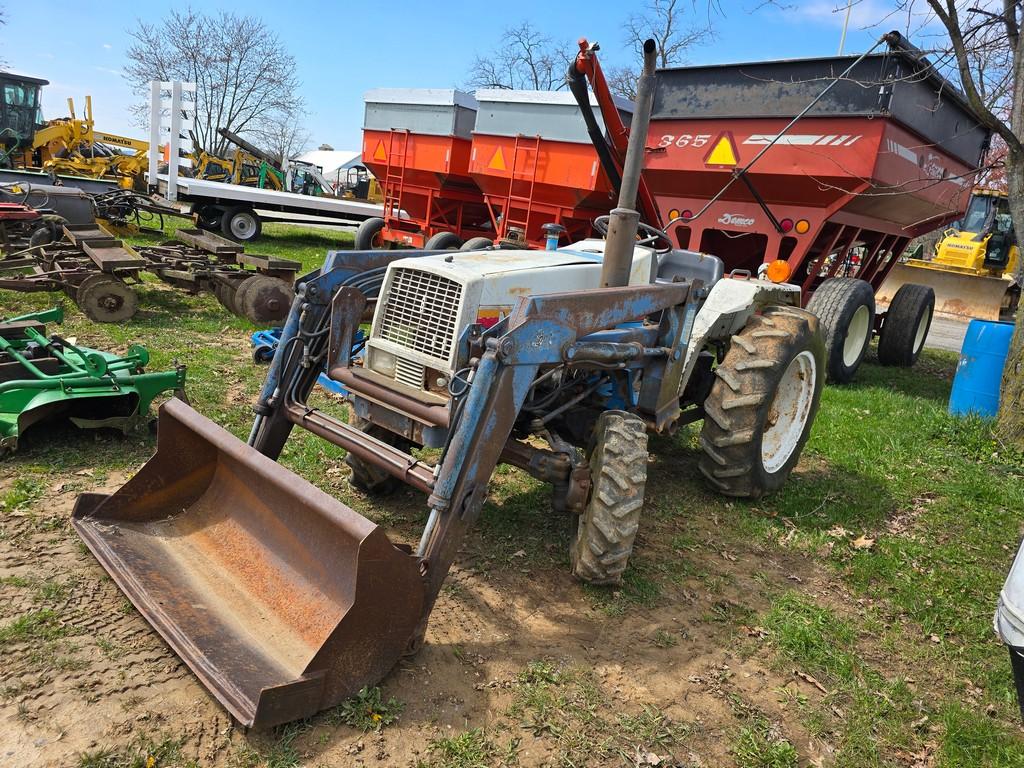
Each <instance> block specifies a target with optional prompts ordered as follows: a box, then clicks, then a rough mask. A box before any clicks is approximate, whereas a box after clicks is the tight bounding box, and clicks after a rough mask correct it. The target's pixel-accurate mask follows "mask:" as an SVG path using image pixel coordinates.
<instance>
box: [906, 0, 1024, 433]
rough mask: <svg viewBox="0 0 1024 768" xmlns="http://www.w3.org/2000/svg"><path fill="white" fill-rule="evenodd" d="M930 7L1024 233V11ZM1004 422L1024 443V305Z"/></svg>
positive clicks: (943, 3) (933, 3)
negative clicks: (989, 139) (991, 143)
mask: <svg viewBox="0 0 1024 768" xmlns="http://www.w3.org/2000/svg"><path fill="white" fill-rule="evenodd" d="M927 5H928V8H929V9H930V11H931V13H933V14H934V17H935V18H936V19H937V20H938V21H939V22H940V23H941V25H942V27H943V28H944V30H945V33H946V35H947V36H948V41H947V40H943V41H942V42H943V43H944V45H942V46H940V47H939V50H938V51H937V56H938V60H939V61H940V65H941V63H942V62H948V65H949V66H950V67H951V68H952V69H953V70H954V71H955V72H956V75H957V76H958V77H959V80H960V84H961V87H962V88H963V91H964V93H965V94H966V96H967V101H968V102H969V103H970V105H971V109H972V110H973V111H974V112H975V114H977V115H978V118H979V120H980V121H981V122H982V124H984V125H985V126H986V127H988V128H989V129H990V130H991V131H992V132H993V133H994V134H996V136H997V137H998V138H999V140H1000V142H1001V143H1002V144H1005V156H1004V160H1003V174H1004V175H1005V178H1006V190H1007V192H1008V193H1009V205H1010V215H1011V217H1012V219H1013V226H1014V229H1015V231H1016V232H1018V233H1020V234H1022V235H1024V36H1022V35H1021V23H1022V22H1024V10H1022V9H1021V3H1020V2H1017V1H1016V0H1003V1H1002V2H1001V3H996V2H987V3H985V2H977V3H974V2H967V3H965V2H959V3H958V2H955V0H927ZM900 7H901V9H903V10H905V11H906V12H907V13H908V14H912V13H914V10H915V9H914V5H913V2H912V0H903V2H902V3H901V4H900ZM998 423H999V431H1000V433H1001V435H1002V436H1003V437H1004V438H1005V439H1007V440H1009V441H1012V442H1014V443H1016V444H1018V445H1024V303H1022V304H1021V305H1020V307H1019V308H1018V310H1017V328H1016V331H1015V333H1014V336H1013V341H1012V343H1011V347H1010V355H1009V358H1008V359H1007V361H1006V367H1005V368H1004V370H1003V381H1002V397H1001V400H1000V407H999V418H998Z"/></svg>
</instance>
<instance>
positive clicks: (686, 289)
mask: <svg viewBox="0 0 1024 768" xmlns="http://www.w3.org/2000/svg"><path fill="white" fill-rule="evenodd" d="M648 42H649V44H648V46H647V47H646V50H647V58H648V64H647V68H646V71H647V74H646V75H645V77H643V78H641V84H640V96H639V98H638V112H637V115H636V117H635V120H636V121H638V122H639V123H641V124H642V123H643V122H644V120H645V111H646V110H649V105H650V98H649V95H650V87H651V77H652V73H653V69H654V66H653V59H654V43H653V41H648ZM644 105H646V110H645V106H644ZM637 135H638V136H639V137H643V136H645V135H646V133H645V131H640V132H638V134H637ZM642 149H643V148H642V145H641V143H640V142H634V146H631V152H630V157H631V158H635V160H636V161H637V162H627V163H626V166H627V169H626V170H627V172H626V173H624V179H625V181H624V182H623V185H622V193H621V195H620V198H619V203H620V207H619V208H617V209H616V210H615V211H614V212H613V213H612V215H611V217H610V219H602V220H599V222H598V227H599V229H602V230H604V231H606V232H608V233H609V235H608V238H607V240H601V239H593V240H584V241H581V242H578V243H576V244H574V245H573V246H571V247H567V248H561V249H559V250H556V251H547V250H544V251H538V250H515V249H511V250H483V251H467V252H462V251H454V252H451V253H436V252H435V253H430V252H426V251H412V250H407V251H404V252H402V251H336V252H333V253H331V254H329V256H328V258H327V260H326V261H325V263H324V266H323V267H322V268H321V269H320V270H319V271H318V272H316V273H313V274H311V275H307V276H306V277H304V278H302V279H301V280H300V281H299V286H298V292H297V296H296V300H295V303H294V304H293V305H292V309H291V314H290V315H289V317H288V320H287V322H286V324H285V326H284V328H283V330H282V336H281V342H280V345H279V346H278V348H277V351H276V353H275V356H274V359H273V361H272V363H271V368H270V372H269V375H268V378H267V381H266V383H265V384H264V387H263V390H262V391H261V393H260V395H259V399H258V402H257V405H256V412H257V417H256V420H255V422H254V424H253V428H252V431H251V434H250V437H249V440H248V443H244V442H242V441H241V440H238V439H237V438H235V437H234V436H232V435H230V434H229V433H228V432H226V431H225V430H224V429H222V428H221V427H219V426H217V425H216V424H214V423H213V422H212V421H210V420H209V419H207V418H205V417H203V416H202V415H200V414H199V413H197V412H196V411H194V410H192V409H191V408H189V407H188V406H187V405H185V404H184V403H182V402H179V401H173V400H172V401H169V402H168V403H167V404H165V405H164V407H163V408H162V410H161V414H160V424H159V433H158V435H159V437H158V447H157V453H156V455H155V456H154V457H153V458H152V459H151V460H150V461H149V462H148V463H147V464H146V465H145V466H144V467H143V468H142V469H141V470H140V471H139V472H138V474H136V475H135V476H134V477H133V478H132V479H131V480H130V481H129V482H128V483H127V484H126V485H125V486H124V487H122V488H121V489H120V490H119V491H117V492H116V493H114V494H113V495H110V496H102V495H98V494H85V495H83V496H82V497H80V498H79V500H78V503H77V505H76V508H75V512H74V519H73V524H74V526H75V528H76V530H77V531H78V533H79V535H80V536H81V537H82V538H83V539H84V540H85V542H86V544H87V545H88V547H89V548H90V550H91V551H92V552H93V554H94V555H95V556H96V557H97V559H98V560H99V561H100V562H101V563H102V564H103V566H104V567H105V568H106V569H107V571H108V572H109V573H110V574H111V576H112V577H113V578H114V580H115V581H116V582H117V583H118V585H119V586H120V587H121V589H122V590H124V592H125V593H126V594H127V595H128V597H129V598H130V599H131V600H132V602H133V603H134V604H135V606H136V607H137V608H138V609H139V610H140V612H141V613H142V614H143V615H144V616H145V617H146V618H147V619H148V620H149V621H150V622H151V623H152V624H153V626H154V627H155V628H156V629H157V630H158V631H159V632H160V634H161V635H162V636H163V637H164V639H165V640H166V641H167V642H168V643H169V644H170V645H171V646H172V647H173V648H174V650H175V651H176V652H177V653H178V654H179V655H180V656H181V658H182V659H183V660H184V661H185V662H186V663H187V664H188V665H189V667H190V668H191V669H192V670H193V672H194V673H195V674H196V675H197V677H199V679H200V680H201V681H202V682H203V683H204V684H205V685H206V686H207V688H208V689H209V690H210V691H211V692H212V693H213V694H214V695H215V696H216V697H217V699H218V700H219V701H220V702H221V703H222V704H223V705H224V706H225V707H226V708H227V709H228V710H229V711H230V712H231V713H232V714H233V715H234V716H235V717H236V718H237V719H238V720H240V721H241V722H242V723H243V724H245V725H249V726H252V725H256V726H267V725H273V724H275V723H281V722H285V721H288V720H292V719H296V718H301V717H305V716H308V715H311V714H313V713H314V712H316V711H318V710H320V709H323V708H325V707H329V706H332V705H334V704H336V703H338V702H340V701H341V700H343V699H344V698H345V697H347V696H350V695H352V694H354V693H355V692H356V691H358V690H359V689H360V687H361V686H363V685H368V684H373V683H375V682H376V681H378V680H379V679H380V678H381V677H382V676H383V675H384V674H386V673H387V672H388V671H389V670H390V669H391V668H392V667H393V666H394V665H395V663H396V662H397V661H398V660H399V658H401V657H402V656H403V655H404V654H409V653H412V652H415V651H416V649H417V648H418V647H419V646H420V645H421V643H422V642H423V639H424V633H425V631H426V624H427V620H428V618H429V615H430V612H431V609H432V607H433V604H434V601H435V599H436V598H437V595H438V591H439V589H440V587H441V585H442V583H443V582H444V579H445V577H446V575H447V573H448V570H449V568H450V567H451V565H452V562H453V560H454V559H455V557H456V554H457V552H458V549H459V547H460V545H461V543H462V540H463V537H464V535H465V533H466V531H467V530H468V529H469V528H470V526H472V525H473V523H474V521H475V520H476V518H477V517H478V515H479V513H480V510H481V507H482V505H483V502H484V499H485V498H486V495H487V486H488V481H489V479H490V477H491V474H492V472H493V471H494V469H495V467H496V465H497V464H498V463H499V462H504V463H508V464H512V465H514V466H517V467H520V468H522V469H524V470H526V471H527V472H529V473H530V474H532V475H533V476H535V477H537V478H540V479H542V480H544V481H546V482H548V483H550V484H551V485H552V487H553V507H554V508H555V510H557V511H563V512H565V513H568V514H570V515H573V516H575V520H574V528H575V530H576V535H575V536H574V537H573V541H572V545H571V547H572V550H571V555H572V563H573V571H574V573H575V574H576V575H577V576H578V577H579V578H581V579H583V580H586V581H590V582H594V583H616V582H618V581H619V580H620V579H621V576H622V573H623V570H624V568H625V566H626V561H627V558H628V557H629V555H630V552H631V549H632V545H633V539H634V536H635V534H636V530H637V525H638V521H639V517H640V513H641V508H642V506H643V495H644V485H645V482H646V471H647V470H646V468H647V461H648V457H647V435H648V432H660V433H671V432H672V431H673V430H675V429H676V428H677V427H678V426H680V425H681V424H684V423H687V422H692V421H696V420H699V419H702V418H703V419H704V425H703V428H702V432H701V442H702V445H703V447H704V455H703V458H701V460H700V467H701V470H702V471H703V472H704V474H705V475H707V476H708V478H709V480H710V482H711V483H712V484H713V485H714V486H715V487H716V488H718V489H719V490H721V491H722V492H724V493H726V494H730V495H734V496H745V497H751V498H756V497H758V496H760V495H761V494H763V493H767V492H770V491H773V490H775V489H777V488H779V487H780V486H781V485H782V483H783V482H784V480H785V479H786V477H787V476H788V474H789V473H790V471H791V469H792V468H793V466H794V465H795V463H796V461H797V460H798V457H799V454H800V450H801V447H802V446H803V443H804V441H805V440H806V438H807V435H808V433H809V431H810V428H811V424H812V421H813V418H814V415H815V412H816V410H817V406H818V400H819V397H820V393H821V388H822V382H823V370H822V366H823V364H824V342H823V339H822V337H821V335H820V331H819V329H818V324H817V320H816V319H815V318H814V316H813V315H811V314H810V313H808V312H806V311H804V310H802V309H799V308H798V305H799V303H800V299H799V289H798V288H797V287H796V286H792V285H779V284H773V283H770V282H764V281H760V280H755V279H727V278H723V276H722V263H721V261H720V260H718V259H717V258H715V257H713V256H702V255H701V254H697V253H693V252H690V251H682V250H678V249H674V248H672V245H671V243H670V242H669V241H668V240H667V238H666V235H665V234H664V233H661V232H658V231H657V230H654V229H652V228H650V227H648V226H646V225H645V226H643V227H642V228H641V239H640V240H639V241H638V240H637V239H636V232H637V229H636V212H635V211H633V210H632V209H631V206H632V204H633V196H634V195H635V193H636V181H637V177H638V170H639V160H640V159H641V158H640V156H639V154H638V153H640V152H642ZM627 160H629V158H627ZM377 296H379V297H380V300H379V301H377V302H376V307H375V310H374V313H373V319H372V324H371V327H370V333H369V337H368V340H367V342H366V347H365V350H364V354H363V361H364V364H362V365H357V364H356V363H355V361H354V359H353V357H352V355H351V351H352V347H353V341H354V339H355V338H356V334H357V333H359V326H360V323H361V318H362V317H363V314H364V311H365V310H366V307H367V302H368V300H370V299H372V298H375V297H377ZM495 313H496V314H497V316H496V315H495ZM323 367H326V369H327V371H328V374H329V376H330V377H331V378H332V379H334V380H335V381H339V382H341V383H343V384H344V385H345V387H346V389H347V390H348V392H349V398H350V405H351V411H352V413H353V416H352V419H351V422H350V423H345V422H344V421H341V420H340V419H338V418H337V417H335V416H332V415H331V414H330V413H327V412H325V411H323V410H320V409H318V408H316V407H314V406H312V405H311V404H309V403H308V402H307V399H308V397H309V394H310V390H311V389H312V387H313V385H314V383H315V381H316V379H317V376H318V374H319V373H320V371H321V370H322V369H323ZM295 426H300V427H303V428H305V429H307V430H309V431H311V432H313V433H314V434H316V435H319V436H320V437H322V438H324V439H326V440H328V441H330V442H332V443H334V444H336V445H338V446H341V447H343V448H344V449H345V450H346V451H348V453H349V455H350V456H351V457H352V458H353V463H354V465H355V469H356V471H355V473H354V480H355V481H356V482H358V483H359V484H362V485H363V486H364V487H366V488H368V489H370V490H377V489H381V488H383V487H384V486H386V484H387V482H386V481H388V480H390V479H395V480H397V481H399V482H404V483H406V484H408V485H409V486H411V487H413V488H415V489H418V490H420V491H422V492H423V493H424V494H425V495H426V501H427V507H428V515H427V522H426V524H425V527H424V530H423V534H422V537H421V539H420V541H419V543H418V544H417V543H415V542H413V543H411V545H410V544H406V543H405V542H392V541H391V540H390V539H389V538H388V536H387V535H386V534H385V532H384V531H383V529H381V528H380V527H378V526H377V525H375V524H374V523H372V522H371V521H369V520H367V519H366V518H364V517H362V516H361V515H359V514H358V513H357V512H355V511H353V510H352V509H349V508H348V507H346V506H345V505H343V504H341V503H340V502H338V501H337V500H335V499H333V498H331V497H329V496H327V495H326V494H324V493H323V492H321V491H319V490H317V489H316V488H314V487H313V486H312V485H311V484H309V483H308V482H306V481H305V480H303V479H302V478H300V477H298V476H296V475H294V474H292V473H291V472H289V471H287V470H285V469H284V468H283V467H281V466H279V465H278V464H276V463H275V461H274V460H275V459H276V458H277V457H278V455H279V454H280V453H281V451H282V449H283V447H284V445H285V442H286V440H287V438H288V435H289V433H290V432H291V430H292V428H293V427H295ZM416 445H422V446H428V447H432V448H437V449H440V459H439V460H438V461H437V463H436V464H434V465H431V464H429V463H427V462H426V461H425V460H423V459H420V458H417V457H416V456H415V455H413V454H412V453H410V452H409V449H410V448H412V447H413V446H416Z"/></svg>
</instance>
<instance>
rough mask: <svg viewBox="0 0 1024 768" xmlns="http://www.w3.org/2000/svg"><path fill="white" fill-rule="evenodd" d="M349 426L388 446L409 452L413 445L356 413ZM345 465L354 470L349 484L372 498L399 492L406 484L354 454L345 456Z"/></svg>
mask: <svg viewBox="0 0 1024 768" xmlns="http://www.w3.org/2000/svg"><path fill="white" fill-rule="evenodd" d="M349 424H351V425H352V426H353V427H355V428H356V429H359V430H361V431H363V432H365V433H366V434H368V435H370V436H371V437H375V438H377V439H378V440H381V441H383V442H385V443H387V444H388V445H393V446H396V447H398V448H401V449H402V450H404V451H406V452H408V451H409V450H410V449H411V448H412V443H411V442H409V441H408V440H406V439H405V438H403V437H399V436H398V435H396V434H395V433H394V432H391V431H390V430H387V429H384V427H380V426H378V425H376V424H372V423H371V422H369V421H367V420H366V419H361V418H359V417H358V416H356V415H355V414H354V413H353V414H352V415H351V417H350V418H349ZM345 464H347V465H348V467H349V469H351V470H352V474H351V476H350V477H349V479H348V484H349V485H351V486H352V487H353V488H355V489H356V490H357V491H362V492H363V493H365V494H367V495H370V496H388V495H390V494H392V493H394V492H395V491H396V490H398V489H399V488H400V487H402V486H403V485H404V483H403V482H402V481H401V480H399V479H398V478H397V477H395V476H394V475H392V474H391V473H390V472H385V471H384V470H383V469H381V468H380V467H375V466H373V465H372V464H368V463H366V462H365V461H363V460H362V459H360V458H359V457H358V456H356V455H355V454H353V453H349V454H347V455H346V456H345Z"/></svg>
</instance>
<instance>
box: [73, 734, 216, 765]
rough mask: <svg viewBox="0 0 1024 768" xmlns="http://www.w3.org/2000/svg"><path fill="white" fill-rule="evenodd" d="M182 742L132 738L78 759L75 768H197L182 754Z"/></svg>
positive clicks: (86, 753)
mask: <svg viewBox="0 0 1024 768" xmlns="http://www.w3.org/2000/svg"><path fill="white" fill-rule="evenodd" d="M182 743H183V740H182V739H173V738H168V737H157V738H156V739H154V738H151V737H148V736H140V737H136V738H135V739H133V740H132V742H131V743H130V744H128V745H127V746H125V747H120V748H101V749H98V750H94V751H91V752H83V753H80V754H79V755H78V762H77V765H78V768H199V763H198V762H197V761H195V760H191V759H188V758H186V757H184V755H183V754H182Z"/></svg>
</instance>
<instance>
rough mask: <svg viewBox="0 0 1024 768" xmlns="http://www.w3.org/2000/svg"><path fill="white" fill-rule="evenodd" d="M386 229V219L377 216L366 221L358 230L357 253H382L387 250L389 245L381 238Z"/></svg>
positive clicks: (355, 246) (355, 245)
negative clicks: (381, 251)
mask: <svg viewBox="0 0 1024 768" xmlns="http://www.w3.org/2000/svg"><path fill="white" fill-rule="evenodd" d="M383 229H384V219H382V218H380V217H379V216H375V217H374V218H372V219H366V221H364V222H363V223H362V224H360V225H359V229H357V230H356V240H355V243H354V248H355V250H357V251H380V250H383V249H385V248H387V247H388V246H387V244H386V243H385V242H384V240H383V239H382V238H381V232H382V231H383Z"/></svg>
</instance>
